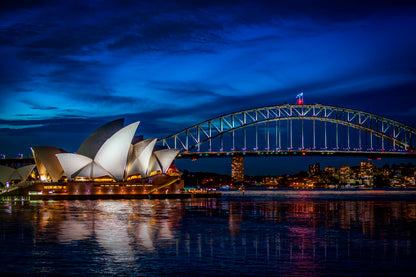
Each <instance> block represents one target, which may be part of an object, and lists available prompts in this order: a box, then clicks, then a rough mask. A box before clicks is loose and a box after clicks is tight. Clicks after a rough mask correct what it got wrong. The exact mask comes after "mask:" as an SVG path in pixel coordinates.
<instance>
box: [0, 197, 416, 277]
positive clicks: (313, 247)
mask: <svg viewBox="0 0 416 277" xmlns="http://www.w3.org/2000/svg"><path fill="white" fill-rule="evenodd" d="M366 193H367V192H366ZM0 220H1V221H0V245H1V247H0V255H1V256H0V257H2V258H1V259H0V268H1V272H2V274H5V275H10V274H17V275H24V274H28V275H33V274H41V275H51V276H55V275H62V274H65V275H79V274H81V275H99V274H108V275H140V276H154V275H185V276H194V275H201V276H208V275H224V274H226V275H235V276H239V275H281V276H305V275H306V276H322V275H334V274H345V275H347V276H348V275H353V274H354V275H366V276H368V275H380V274H381V275H390V276H397V274H399V273H400V275H409V276H410V275H412V272H414V270H416V264H415V263H414V259H415V257H416V247H415V246H416V199H415V197H414V196H413V194H412V193H410V194H406V193H403V192H401V193H393V194H391V193H388V192H384V193H380V192H375V193H367V195H366V196H365V197H364V196H363V194H356V193H355V192H354V193H352V194H351V193H350V194H348V193H332V194H327V193H322V194H316V192H298V194H296V193H294V192H278V193H276V192H267V191H263V192H246V194H245V196H244V197H242V193H241V192H230V193H226V194H225V195H224V197H223V198H220V199H187V200H98V201H33V202H30V203H29V202H24V203H21V202H16V203H12V202H2V203H0Z"/></svg>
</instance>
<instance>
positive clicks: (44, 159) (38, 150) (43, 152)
mask: <svg viewBox="0 0 416 277" xmlns="http://www.w3.org/2000/svg"><path fill="white" fill-rule="evenodd" d="M31 150H32V153H33V158H34V159H35V163H36V168H37V170H38V173H39V175H40V177H41V179H44V180H46V179H47V176H49V177H50V178H51V179H52V181H54V182H57V181H58V180H59V179H61V177H62V176H63V175H64V170H63V169H62V166H61V164H60V163H59V161H58V159H57V158H56V156H55V155H56V154H58V153H65V152H66V151H65V150H62V149H60V148H56V147H52V146H35V147H32V148H31Z"/></svg>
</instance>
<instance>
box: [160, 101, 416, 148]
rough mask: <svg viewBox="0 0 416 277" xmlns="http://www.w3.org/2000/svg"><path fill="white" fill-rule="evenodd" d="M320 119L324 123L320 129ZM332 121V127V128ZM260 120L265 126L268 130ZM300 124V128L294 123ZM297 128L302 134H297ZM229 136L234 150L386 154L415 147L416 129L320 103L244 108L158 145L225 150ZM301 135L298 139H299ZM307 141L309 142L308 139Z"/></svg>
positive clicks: (188, 129)
mask: <svg viewBox="0 0 416 277" xmlns="http://www.w3.org/2000/svg"><path fill="white" fill-rule="evenodd" d="M281 122H284V123H285V125H286V129H285V128H284V126H283V124H282V126H281ZM304 122H309V124H310V126H309V127H304ZM317 122H318V123H319V122H320V123H321V125H322V126H320V127H319V126H318V125H319V124H317ZM272 123H274V124H275V132H274V134H275V135H274V138H275V143H274V145H272V142H271V140H270V137H271V135H273V134H272V132H271V130H270V129H271V128H270V126H271V125H272ZM327 123H329V125H331V126H330V129H328V127H327ZM261 124H264V128H263V127H262V126H260V125H261ZM296 124H297V126H298V128H295V127H294V126H295V125H296ZM251 127H254V128H252V129H254V130H253V131H252V132H250V130H249V129H250V128H251ZM331 127H332V129H331ZM294 129H296V130H298V132H297V133H294ZM351 130H353V131H354V130H355V131H357V130H358V135H357V134H354V132H353V134H351ZM238 131H241V135H240V137H242V139H243V141H244V142H243V143H241V144H240V147H236V140H237V138H236V136H235V133H236V132H238ZM248 133H252V134H254V136H255V139H253V140H252V142H251V143H248V141H249V135H248ZM227 134H230V143H229V145H230V147H229V149H230V150H232V151H245V150H249V149H253V150H255V151H261V150H262V149H264V150H271V149H274V150H285V149H286V150H296V149H298V148H300V149H307V148H309V149H313V150H317V149H318V150H319V149H324V150H328V149H329V150H332V149H334V150H337V151H343V150H348V151H349V150H368V151H377V150H379V151H381V152H382V151H385V150H390V149H389V148H391V150H393V151H401V150H404V151H408V150H412V149H415V146H416V145H415V144H416V142H415V139H414V137H415V135H416V129H415V128H413V127H411V126H408V125H405V124H403V123H400V122H397V121H394V120H391V119H388V118H385V117H382V116H379V115H375V114H372V113H367V112H363V111H359V110H353V109H347V108H342V107H335V106H325V105H321V104H315V105H288V104H284V105H280V106H269V107H263V108H256V109H249V110H244V111H239V112H236V113H231V114H227V115H223V116H220V117H217V118H213V119H210V120H207V121H204V122H202V123H199V124H196V125H194V126H192V127H189V128H187V129H184V130H182V131H180V132H178V133H176V134H173V135H170V136H168V137H166V138H164V139H161V140H160V141H159V143H161V144H162V145H164V146H165V147H167V148H181V149H182V150H183V151H187V152H218V150H220V152H221V151H223V150H224V149H225V148H223V147H222V145H223V142H222V139H223V137H225V136H226V135H227ZM259 135H264V137H265V142H264V144H263V148H262V147H260V145H259V139H258V137H259ZM284 135H287V139H286V141H285V143H286V145H283V140H282V136H284ZM297 137H299V138H298V139H297V141H296V139H295V138H297ZM319 138H320V139H321V141H322V142H321V144H320V142H319V141H318V140H319ZM217 139H220V140H221V142H220V143H219V147H217V148H218V149H217V150H214V149H213V142H214V141H215V140H217ZM307 139H309V141H310V142H309V143H306V140H307ZM342 139H343V140H344V141H345V142H344V145H341V140H342ZM354 140H355V141H354ZM364 140H365V141H366V143H365V144H366V145H364ZM331 143H332V146H330V144H331ZM217 144H218V143H217ZM203 145H207V146H206V149H205V150H202V146H203Z"/></svg>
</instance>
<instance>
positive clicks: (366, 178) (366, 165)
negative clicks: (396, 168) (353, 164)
mask: <svg viewBox="0 0 416 277" xmlns="http://www.w3.org/2000/svg"><path fill="white" fill-rule="evenodd" d="M373 173H374V165H373V163H371V162H369V161H364V162H361V163H360V178H361V179H362V180H363V182H364V183H365V184H366V185H367V186H373V185H374V174H373Z"/></svg>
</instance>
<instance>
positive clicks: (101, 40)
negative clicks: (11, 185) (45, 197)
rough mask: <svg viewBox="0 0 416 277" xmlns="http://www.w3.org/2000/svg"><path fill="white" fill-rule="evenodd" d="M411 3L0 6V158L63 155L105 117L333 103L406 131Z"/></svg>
mask: <svg viewBox="0 0 416 277" xmlns="http://www.w3.org/2000/svg"><path fill="white" fill-rule="evenodd" d="M413 3H414V1H223V0H222V1H151V2H150V1H113V3H111V1H1V3H0V36H1V40H0V55H1V57H2V58H1V63H0V96H1V99H2V100H1V102H0V153H5V154H6V155H7V156H8V157H13V156H16V155H17V153H24V154H28V153H29V152H30V150H29V147H30V146H36V145H51V146H56V147H60V148H63V149H66V150H68V151H75V150H76V149H77V148H78V146H79V145H80V144H81V142H82V141H83V140H84V139H85V138H86V137H87V136H88V134H89V133H90V132H91V131H92V130H94V129H96V128H97V127H98V126H100V125H102V124H104V123H105V122H108V121H110V120H113V119H116V118H120V117H125V118H126V123H131V122H133V121H136V120H140V121H141V125H140V126H139V133H142V134H144V136H145V137H159V138H161V137H164V136H166V135H169V134H172V133H175V132H176V131H179V130H182V129H184V128H185V127H188V126H191V125H193V124H196V123H198V122H200V121H203V120H206V119H209V118H212V117H215V116H217V115H220V114H224V113H230V112H233V111H237V110H242V109H245V108H252V107H259V106H266V105H279V104H282V103H284V102H288V103H292V102H294V101H295V96H296V94H297V93H298V92H299V91H303V92H304V95H305V103H317V102H320V103H323V104H327V105H337V106H344V107H349V108H354V109H361V110H364V111H368V112H373V113H376V114H380V115H383V116H386V117H389V118H392V119H395V120H398V121H401V122H404V123H407V124H409V125H412V126H416V108H415V105H414V103H415V100H416V96H415V92H416V52H415V49H416V31H415V30H416V4H413Z"/></svg>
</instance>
